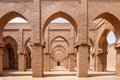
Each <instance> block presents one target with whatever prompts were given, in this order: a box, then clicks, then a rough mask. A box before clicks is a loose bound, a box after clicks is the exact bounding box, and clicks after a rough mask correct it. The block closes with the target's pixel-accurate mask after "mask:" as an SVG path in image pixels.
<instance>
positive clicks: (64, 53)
mask: <svg viewBox="0 0 120 80" xmlns="http://www.w3.org/2000/svg"><path fill="white" fill-rule="evenodd" d="M57 51H61V52H62V53H64V54H65V52H64V51H63V50H61V49H57V50H55V51H54V54H55V53H56V52H57Z"/></svg>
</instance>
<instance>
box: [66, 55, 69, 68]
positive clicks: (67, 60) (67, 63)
mask: <svg viewBox="0 0 120 80" xmlns="http://www.w3.org/2000/svg"><path fill="white" fill-rule="evenodd" d="M68 59H69V58H68V57H66V69H68Z"/></svg>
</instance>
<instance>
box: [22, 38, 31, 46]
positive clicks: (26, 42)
mask: <svg viewBox="0 0 120 80" xmlns="http://www.w3.org/2000/svg"><path fill="white" fill-rule="evenodd" d="M30 39H31V37H29V38H28V39H27V40H26V41H25V44H24V48H26V47H27V44H28V42H29V41H30Z"/></svg>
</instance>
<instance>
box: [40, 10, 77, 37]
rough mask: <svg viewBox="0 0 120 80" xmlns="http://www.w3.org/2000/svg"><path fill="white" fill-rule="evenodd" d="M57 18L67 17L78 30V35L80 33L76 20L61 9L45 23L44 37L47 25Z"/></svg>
mask: <svg viewBox="0 0 120 80" xmlns="http://www.w3.org/2000/svg"><path fill="white" fill-rule="evenodd" d="M56 18H63V19H66V20H68V22H70V23H71V24H72V25H73V27H74V30H75V32H76V35H77V33H78V27H77V23H76V22H75V20H74V19H73V18H72V17H71V16H70V15H69V14H67V13H65V12H62V11H59V12H56V13H54V14H52V15H51V16H50V17H48V19H47V20H46V21H45V23H44V25H43V29H42V31H43V35H42V36H43V39H44V35H45V30H46V28H47V26H48V25H49V24H50V23H51V22H52V21H53V20H54V19H56Z"/></svg>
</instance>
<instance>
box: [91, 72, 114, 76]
mask: <svg viewBox="0 0 120 80" xmlns="http://www.w3.org/2000/svg"><path fill="white" fill-rule="evenodd" d="M115 75H116V72H115V71H107V72H94V73H90V74H89V77H99V76H115Z"/></svg>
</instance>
